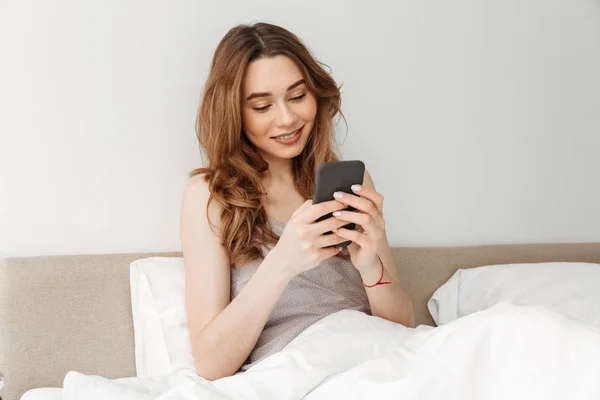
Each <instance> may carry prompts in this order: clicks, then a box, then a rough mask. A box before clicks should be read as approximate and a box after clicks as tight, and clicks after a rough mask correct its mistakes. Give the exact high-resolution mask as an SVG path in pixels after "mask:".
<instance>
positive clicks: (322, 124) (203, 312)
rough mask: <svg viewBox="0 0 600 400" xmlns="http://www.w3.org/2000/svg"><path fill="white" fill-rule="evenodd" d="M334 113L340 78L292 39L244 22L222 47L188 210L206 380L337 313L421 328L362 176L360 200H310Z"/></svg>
mask: <svg viewBox="0 0 600 400" xmlns="http://www.w3.org/2000/svg"><path fill="white" fill-rule="evenodd" d="M338 113H340V91H339V88H338V86H337V85H336V83H335V81H334V80H333V79H332V78H331V76H330V75H329V74H328V73H327V72H326V71H325V70H324V69H323V68H322V66H321V65H320V64H319V63H318V62H317V61H315V59H314V58H313V57H312V56H311V54H310V52H309V51H308V49H307V48H306V47H305V46H304V45H303V44H302V42H301V41H300V40H299V39H298V38H297V37H296V36H294V35H293V34H292V33H290V32H288V31H287V30H285V29H283V28H281V27H278V26H274V25H270V24H265V23H258V24H255V25H253V26H245V25H240V26H237V27H235V28H233V29H231V30H230V31H229V32H228V33H227V34H226V35H225V37H224V38H223V39H222V41H221V42H220V43H219V45H218V47H217V49H216V51H215V54H214V57H213V61H212V66H211V71H210V75H209V77H208V80H207V82H206V85H205V88H204V93H203V98H202V102H201V105H200V108H199V111H198V120H197V133H198V139H199V142H200V145H201V146H202V147H203V148H204V150H205V152H206V156H207V161H208V163H207V166H206V168H199V169H196V170H194V171H192V173H191V174H190V175H191V178H192V179H191V180H190V182H189V184H188V186H187V187H186V188H185V191H184V194H183V201H182V213H181V241H182V249H183V255H184V264H185V269H186V308H187V318H188V324H189V329H190V341H191V346H192V351H193V357H194V360H195V366H196V371H197V373H198V375H200V376H201V377H203V378H206V379H209V380H214V379H218V378H221V377H225V376H229V375H232V374H234V373H236V372H237V371H238V370H240V368H241V369H242V370H245V369H247V368H248V367H249V366H250V365H252V363H255V362H256V361H258V360H259V359H261V358H264V357H265V356H267V355H269V354H272V353H274V352H276V351H279V350H281V349H282V348H283V347H284V346H285V345H286V344H287V343H289V341H291V340H292V339H293V338H294V337H296V336H297V335H298V334H299V333H300V332H302V331H303V330H304V329H305V328H307V327H308V326H310V325H311V324H312V323H314V322H316V321H318V320H319V319H320V318H323V317H324V316H326V315H328V314H331V313H333V312H336V311H339V310H342V309H354V310H358V311H362V312H365V313H370V314H372V315H375V316H379V317H381V318H385V319H387V320H390V321H395V322H398V323H400V324H404V325H406V326H409V327H412V326H413V324H414V322H413V311H412V305H411V302H410V300H409V299H408V297H407V296H406V294H405V293H404V292H403V291H402V289H401V288H400V285H399V279H398V274H397V271H396V266H395V265H394V260H393V258H392V252H391V250H390V246H389V244H388V242H387V238H386V232H385V221H384V219H383V216H382V204H383V197H382V196H381V194H379V193H377V192H376V191H375V188H374V186H373V181H372V179H371V177H370V175H369V174H368V172H367V173H365V177H364V182H363V185H358V186H356V187H355V189H354V190H355V194H353V195H350V194H343V195H342V196H341V197H339V198H332V199H331V201H328V202H324V203H321V204H318V205H312V203H311V198H312V194H313V193H312V191H313V186H314V181H315V171H316V167H317V165H318V164H319V163H321V162H324V161H334V160H338V157H337V156H336V154H335V152H334V150H333V143H334V131H333V118H334V117H335V116H336V115H337V114H338ZM347 206H352V207H354V208H355V209H357V211H355V212H350V211H343V210H344V209H345V208H347ZM330 212H336V213H335V215H336V216H335V217H331V218H328V219H326V220H324V221H321V222H318V223H315V222H314V221H315V220H316V219H317V218H319V217H320V216H322V215H325V214H328V213H330ZM337 212H339V213H337ZM349 222H354V223H356V224H358V225H359V229H357V230H355V231H349V230H347V229H345V228H342V226H343V225H346V224H348V223H349ZM330 232H333V233H330ZM324 233H328V234H324ZM346 240H352V241H353V243H352V244H351V245H350V246H349V247H348V249H347V250H343V251H341V249H340V248H338V247H336V246H335V245H337V244H339V243H342V242H344V241H346ZM361 280H362V282H361Z"/></svg>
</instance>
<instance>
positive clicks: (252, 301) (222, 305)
mask: <svg viewBox="0 0 600 400" xmlns="http://www.w3.org/2000/svg"><path fill="white" fill-rule="evenodd" d="M208 197H209V189H208V185H207V183H206V182H204V180H203V179H202V178H199V179H196V180H193V181H191V182H190V183H189V184H188V186H187V187H186V189H185V191H184V194H183V201H182V211H181V221H180V224H181V244H182V249H183V258H184V264H185V301H186V312H187V319H188V325H189V329H190V342H191V347H192V355H193V358H194V364H195V367H196V372H197V373H198V375H200V376H202V377H203V378H205V379H209V380H215V379H218V378H222V377H225V376H230V375H233V374H234V373H235V372H236V371H237V370H238V369H239V368H240V367H241V366H242V365H243V363H244V361H246V359H247V357H248V355H249V354H250V352H251V351H252V349H253V348H254V346H255V345H256V342H257V340H258V338H259V336H260V333H261V332H262V330H263V328H264V326H265V324H266V322H267V319H268V318H269V315H270V314H271V311H272V310H273V307H274V306H275V304H276V303H277V301H278V300H279V298H280V297H281V294H282V293H283V290H284V289H285V287H286V285H287V283H288V282H289V280H290V279H291V277H289V276H286V275H285V274H284V273H283V272H282V271H281V268H275V267H276V265H274V263H273V261H272V260H271V259H270V258H269V256H267V257H266V258H265V259H264V261H263V263H262V264H261V265H260V267H259V268H258V270H257V271H256V273H255V274H254V276H253V277H252V278H251V279H250V280H249V281H248V283H247V284H246V285H245V286H244V288H243V289H242V290H241V291H240V293H239V295H238V296H236V298H235V299H234V300H233V301H231V303H230V288H231V282H230V263H229V258H228V256H227V253H226V251H225V249H224V247H223V246H222V245H221V243H220V241H219V238H218V236H217V235H215V234H214V233H213V232H212V230H211V228H210V226H209V224H208V220H207V214H206V204H207V202H208ZM208 212H209V214H210V216H211V221H212V222H214V223H215V224H217V233H218V225H219V221H220V209H219V206H218V205H217V203H216V202H214V201H213V202H211V206H210V208H209V211H208Z"/></svg>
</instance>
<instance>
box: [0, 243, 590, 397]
mask: <svg viewBox="0 0 600 400" xmlns="http://www.w3.org/2000/svg"><path fill="white" fill-rule="evenodd" d="M394 253H395V257H396V261H397V264H398V268H399V271H400V276H401V278H402V284H403V286H404V289H405V290H406V292H407V294H408V295H409V296H410V297H411V299H412V300H413V303H414V308H415V315H416V322H417V324H430V325H432V324H433V321H432V319H431V317H430V315H429V313H428V311H427V306H426V303H427V300H428V299H429V297H430V296H431V295H432V294H433V292H434V291H435V289H436V288H437V287H438V286H439V285H441V284H442V283H444V282H445V281H446V280H447V279H448V278H450V276H452V274H453V273H454V272H455V271H456V270H457V269H459V268H472V267H476V266H481V265H489V264H499V263H522V262H544V261H584V262H595V263H600V243H587V244H531V245H506V246H477V247H447V248H442V247H432V248H427V247H418V248H417V247H406V248H405V247H403V248H395V249H394ZM156 255H158V256H169V257H171V256H174V257H180V256H181V254H180V253H152V254H150V253H146V254H118V255H75V256H53V257H28V258H9V259H1V260H0V372H2V373H3V374H4V376H5V380H6V386H5V388H4V392H3V393H2V398H3V399H4V400H17V399H18V398H19V397H20V396H21V395H22V394H23V393H24V392H25V391H26V390H28V389H31V388H35V387H48V386H50V387H52V386H54V387H60V386H61V385H62V380H63V378H64V376H65V374H66V373H67V372H68V371H70V370H76V371H80V372H83V373H87V374H96V375H102V376H106V377H110V378H117V377H128V376H135V361H134V353H133V348H134V347H133V323H132V317H131V298H130V291H129V264H130V263H131V262H132V261H133V260H136V259H139V258H144V257H148V256H156Z"/></svg>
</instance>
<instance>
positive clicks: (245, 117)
mask: <svg viewBox="0 0 600 400" xmlns="http://www.w3.org/2000/svg"><path fill="white" fill-rule="evenodd" d="M242 96H243V97H242V125H243V128H244V132H245V133H246V136H247V137H248V140H249V141H250V142H251V143H252V144H253V145H255V146H256V147H257V149H258V150H259V152H261V153H262V154H263V156H267V158H270V157H277V158H286V159H291V158H293V157H296V156H298V155H299V154H300V153H301V152H302V150H303V149H304V146H305V145H306V142H307V141H308V137H309V135H310V134H311V131H312V128H313V125H314V121H315V116H316V114H317V100H316V98H315V96H314V94H313V93H311V92H309V91H308V88H307V87H306V85H305V84H304V79H303V76H302V73H301V72H300V69H299V68H298V67H297V66H296V64H295V63H294V62H293V61H292V60H291V59H290V58H288V57H286V56H283V55H279V56H275V57H272V58H261V59H258V60H255V61H253V62H251V63H250V64H249V65H248V67H247V68H246V72H245V75H244V83H243V87H242Z"/></svg>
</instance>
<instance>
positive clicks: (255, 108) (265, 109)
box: [253, 106, 271, 112]
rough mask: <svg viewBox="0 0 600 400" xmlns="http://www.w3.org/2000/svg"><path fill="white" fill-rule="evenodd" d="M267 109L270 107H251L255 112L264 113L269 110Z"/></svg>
mask: <svg viewBox="0 0 600 400" xmlns="http://www.w3.org/2000/svg"><path fill="white" fill-rule="evenodd" d="M269 107H271V106H264V107H253V109H254V110H255V111H258V112H265V111H267V110H268V109H269Z"/></svg>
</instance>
